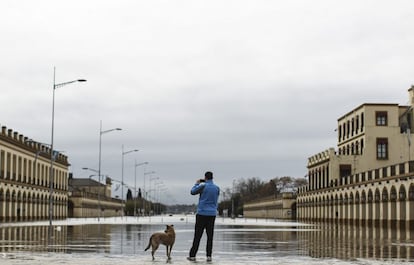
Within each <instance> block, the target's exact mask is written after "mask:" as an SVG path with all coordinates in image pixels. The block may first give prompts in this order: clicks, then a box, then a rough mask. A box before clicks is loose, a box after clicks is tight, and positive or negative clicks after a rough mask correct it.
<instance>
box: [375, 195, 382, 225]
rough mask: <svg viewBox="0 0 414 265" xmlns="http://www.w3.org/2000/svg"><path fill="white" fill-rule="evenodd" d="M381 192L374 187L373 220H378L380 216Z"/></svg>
mask: <svg viewBox="0 0 414 265" xmlns="http://www.w3.org/2000/svg"><path fill="white" fill-rule="evenodd" d="M380 211H381V192H380V190H379V189H378V188H376V189H375V194H374V220H375V221H378V220H380V218H381V212H380Z"/></svg>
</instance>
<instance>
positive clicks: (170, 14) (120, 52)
mask: <svg viewBox="0 0 414 265" xmlns="http://www.w3.org/2000/svg"><path fill="white" fill-rule="evenodd" d="M0 39H1V42H0V43H1V44H0V47H1V49H0V59H1V60H0V91H1V96H0V125H1V126H7V128H10V129H13V130H14V131H17V132H19V133H21V134H23V135H25V136H27V137H29V138H31V139H33V140H35V141H39V142H43V143H50V142H51V127H52V125H51V124H52V101H53V100H52V95H53V82H54V81H53V80H54V69H56V75H55V78H56V80H55V82H56V83H62V82H66V81H71V80H76V79H79V78H84V79H87V82H86V83H74V84H70V85H67V86H64V87H60V88H58V89H56V90H55V119H54V147H55V149H56V150H59V151H62V152H64V154H65V155H67V156H68V157H69V162H70V164H71V166H70V168H69V170H70V172H73V174H74V177H75V178H87V177H89V175H91V174H93V172H91V171H89V172H88V171H85V170H82V168H83V167H88V168H92V169H98V167H99V138H100V122H102V131H106V130H111V129H113V128H122V130H121V131H111V132H108V133H105V134H102V139H101V154H102V156H101V172H102V174H103V175H109V176H110V177H112V178H114V179H116V180H118V181H121V180H122V172H123V178H124V182H125V183H126V184H127V185H128V186H129V187H132V188H134V187H135V179H136V182H137V187H139V188H143V187H144V182H145V189H146V190H150V189H151V188H150V187H149V184H150V183H151V184H152V188H153V187H154V186H157V187H159V188H160V189H163V190H164V191H163V192H161V196H160V199H161V202H163V203H167V204H175V203H189V204H191V203H196V202H197V197H196V196H191V195H190V192H189V191H190V189H191V187H192V185H193V184H194V182H195V180H197V179H199V178H202V177H203V176H204V172H205V171H208V170H209V171H212V172H213V173H214V181H215V182H216V183H217V184H218V185H219V186H220V187H221V188H222V190H225V189H226V188H231V187H232V185H233V182H236V181H238V180H240V179H247V178H251V177H256V178H260V179H262V180H263V181H267V180H270V179H271V178H274V177H280V176H292V177H297V178H302V177H304V176H305V175H306V173H307V169H306V164H307V158H308V157H310V156H312V155H314V154H316V153H319V152H321V151H324V150H326V149H328V148H329V147H336V132H335V128H336V126H337V119H338V118H339V117H340V116H342V115H344V114H345V113H347V112H349V111H350V110H352V109H353V108H355V107H357V106H359V105H360V104H363V103H398V104H402V105H406V104H408V92H407V90H408V89H409V88H410V87H411V85H412V84H414V2H413V1H409V0H407V1H400V0H395V1H381V0H365V1H355V0H347V1H322V0H314V1H307V0H302V1H300V0H290V1H276V0H274V1H270V0H255V1H246V0H237V1H229V0H220V1H216V0H209V1H194V0H176V1H171V0H164V1H161V0H151V1H137V0H131V1H126V0H119V1H108V0H100V1H97V0H93V1H92V0H71V1H52V0H37V1H26V0H22V1H10V0H3V1H1V2H0ZM122 146H123V147H124V149H122ZM134 149H139V151H138V152H131V153H128V154H125V155H122V152H123V151H122V150H124V152H128V151H130V150H134ZM122 158H123V161H124V168H123V170H122ZM143 162H148V165H146V166H137V167H135V164H136V163H137V164H139V163H143ZM135 169H136V174H135ZM149 172H155V173H153V174H146V173H149ZM144 176H145V177H144ZM150 178H152V181H150ZM157 178H158V179H157ZM156 183H158V184H156ZM115 189H116V185H114V190H113V194H114V195H119V196H121V195H120V191H121V189H118V190H115ZM126 189H127V188H126V187H125V188H124V193H126Z"/></svg>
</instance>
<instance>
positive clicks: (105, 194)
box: [68, 176, 123, 217]
mask: <svg viewBox="0 0 414 265" xmlns="http://www.w3.org/2000/svg"><path fill="white" fill-rule="evenodd" d="M111 187H112V182H111V179H110V178H106V184H102V183H100V182H98V181H95V180H93V179H91V178H73V177H72V176H70V177H69V203H68V217H111V216H122V209H123V203H122V200H120V199H115V198H112V197H111V196H112V195H111Z"/></svg>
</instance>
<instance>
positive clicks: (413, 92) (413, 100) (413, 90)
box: [408, 85, 414, 107]
mask: <svg viewBox="0 0 414 265" xmlns="http://www.w3.org/2000/svg"><path fill="white" fill-rule="evenodd" d="M408 98H409V102H410V106H412V107H414V85H411V87H410V88H409V89H408Z"/></svg>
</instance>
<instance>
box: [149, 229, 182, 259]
mask: <svg viewBox="0 0 414 265" xmlns="http://www.w3.org/2000/svg"><path fill="white" fill-rule="evenodd" d="M174 242H175V230H174V225H167V228H166V229H165V231H164V233H154V234H152V236H151V237H150V240H149V242H148V246H147V248H146V249H145V251H147V250H148V249H149V248H150V247H152V251H151V254H152V260H154V253H155V251H157V249H158V247H159V246H160V244H163V245H165V246H166V247H167V257H168V259H169V260H170V259H171V250H172V247H173V245H174Z"/></svg>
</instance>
